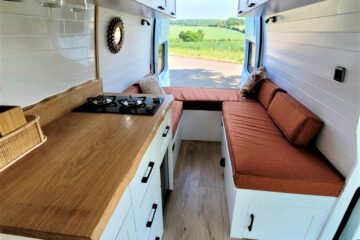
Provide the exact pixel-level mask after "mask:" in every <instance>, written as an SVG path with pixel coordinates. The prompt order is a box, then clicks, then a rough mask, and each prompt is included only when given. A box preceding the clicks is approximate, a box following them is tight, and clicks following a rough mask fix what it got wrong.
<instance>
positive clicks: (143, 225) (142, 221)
mask: <svg viewBox="0 0 360 240" xmlns="http://www.w3.org/2000/svg"><path fill="white" fill-rule="evenodd" d="M134 212H135V219H136V229H137V231H138V239H147V238H148V235H149V233H150V230H151V229H152V228H153V226H154V220H155V217H156V216H158V215H159V216H160V218H161V220H162V203H161V189H160V169H158V168H157V169H156V170H155V172H154V178H153V179H152V181H151V183H150V185H149V188H148V190H147V191H146V194H145V198H144V201H143V203H142V205H141V207H138V208H135V207H134Z"/></svg>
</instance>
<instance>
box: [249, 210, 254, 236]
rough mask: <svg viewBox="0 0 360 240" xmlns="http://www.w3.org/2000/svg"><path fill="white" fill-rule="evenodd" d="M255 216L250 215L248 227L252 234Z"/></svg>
mask: <svg viewBox="0 0 360 240" xmlns="http://www.w3.org/2000/svg"><path fill="white" fill-rule="evenodd" d="M254 218H255V216H254V214H250V225H249V226H248V229H249V232H251V230H252V227H253V223H254Z"/></svg>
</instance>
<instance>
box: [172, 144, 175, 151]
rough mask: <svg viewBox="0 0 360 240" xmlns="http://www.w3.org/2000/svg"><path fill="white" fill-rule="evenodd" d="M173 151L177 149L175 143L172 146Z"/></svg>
mask: <svg viewBox="0 0 360 240" xmlns="http://www.w3.org/2000/svg"><path fill="white" fill-rule="evenodd" d="M172 151H175V143H174V144H173V146H172Z"/></svg>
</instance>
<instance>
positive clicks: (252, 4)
mask: <svg viewBox="0 0 360 240" xmlns="http://www.w3.org/2000/svg"><path fill="white" fill-rule="evenodd" d="M255 5H256V3H250V4H249V5H248V7H254V6H255Z"/></svg>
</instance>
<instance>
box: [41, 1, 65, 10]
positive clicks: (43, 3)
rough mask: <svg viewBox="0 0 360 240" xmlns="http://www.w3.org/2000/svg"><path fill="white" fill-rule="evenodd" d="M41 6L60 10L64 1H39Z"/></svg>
mask: <svg viewBox="0 0 360 240" xmlns="http://www.w3.org/2000/svg"><path fill="white" fill-rule="evenodd" d="M38 2H39V4H40V6H43V7H48V8H59V7H61V6H62V5H63V3H64V2H63V0H38Z"/></svg>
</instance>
